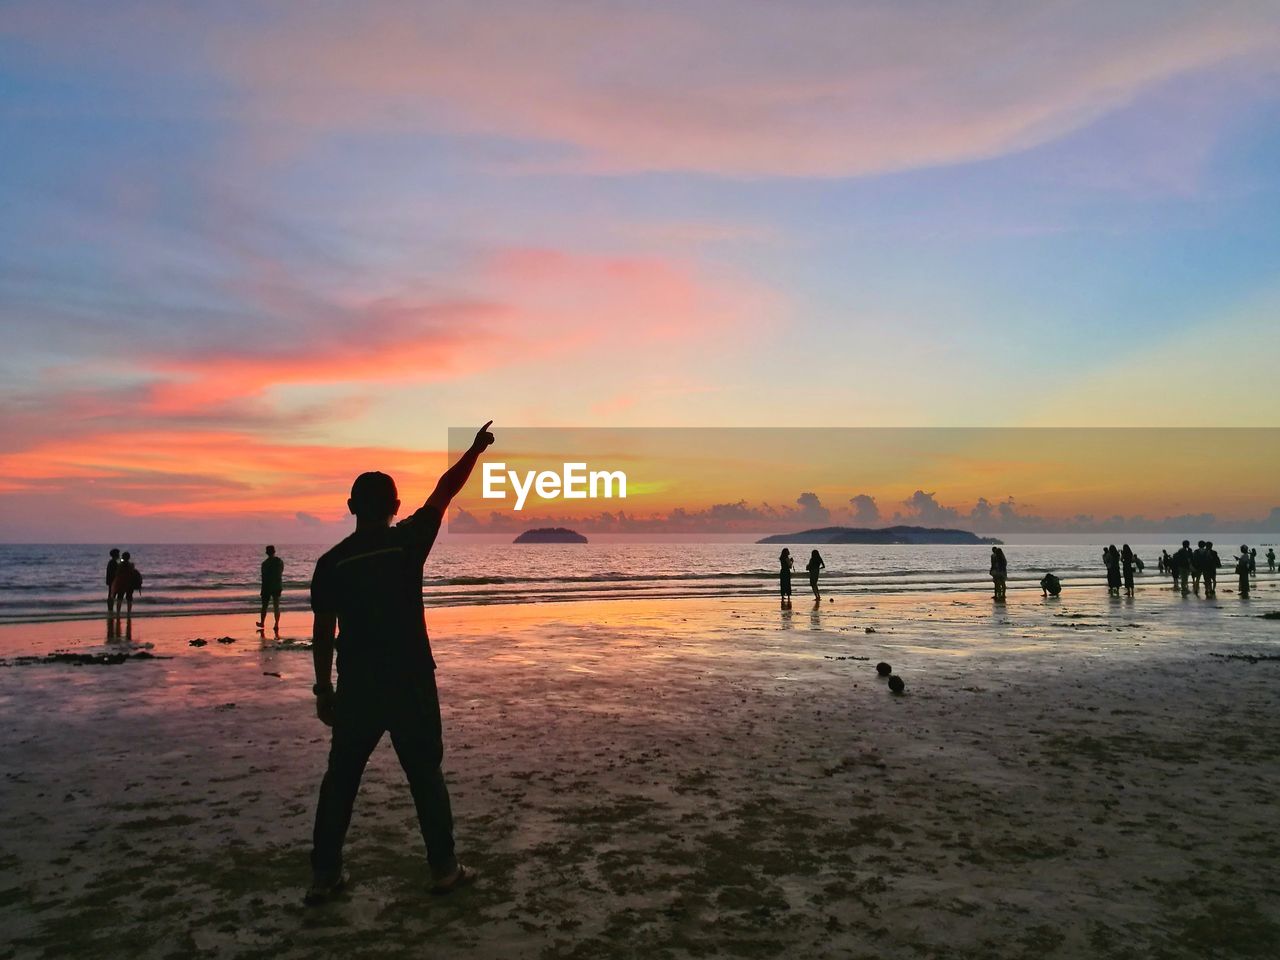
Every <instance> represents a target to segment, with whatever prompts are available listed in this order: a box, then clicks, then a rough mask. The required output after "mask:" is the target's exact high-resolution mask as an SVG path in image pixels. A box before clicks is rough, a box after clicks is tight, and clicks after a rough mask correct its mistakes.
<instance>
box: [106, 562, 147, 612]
mask: <svg viewBox="0 0 1280 960" xmlns="http://www.w3.org/2000/svg"><path fill="white" fill-rule="evenodd" d="M141 589H142V574H140V573H139V572H138V568H137V567H135V566H134V565H133V560H132V559H130V557H129V551H128V550H126V551H125V552H124V553H122V554H120V564H119V565H118V566H117V567H116V575H115V579H113V580H112V581H111V592H112V593H114V594H115V600H116V608H115V612H116V614H119V613H120V604H121V602H123V603H124V604H125V605H126V610H127V613H128V615H129V616H133V591H135V590H141Z"/></svg>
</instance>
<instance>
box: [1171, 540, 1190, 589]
mask: <svg viewBox="0 0 1280 960" xmlns="http://www.w3.org/2000/svg"><path fill="white" fill-rule="evenodd" d="M1190 576H1191V541H1190V540H1183V541H1182V548H1181V549H1180V550H1178V552H1177V553H1175V554H1174V555H1173V585H1174V588H1175V589H1180V590H1181V591H1182V595H1183V596H1184V597H1185V596H1186V595H1187V594H1188V593H1190V592H1191V591H1190V590H1189V589H1188V588H1187V580H1188V578H1190Z"/></svg>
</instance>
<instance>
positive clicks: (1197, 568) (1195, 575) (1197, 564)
mask: <svg viewBox="0 0 1280 960" xmlns="http://www.w3.org/2000/svg"><path fill="white" fill-rule="evenodd" d="M1204 565H1205V559H1204V541H1203V540H1198V541H1196V548H1195V549H1194V550H1192V551H1191V589H1192V590H1193V591H1194V592H1195V593H1199V592H1200V575H1201V574H1202V573H1203V569H1204Z"/></svg>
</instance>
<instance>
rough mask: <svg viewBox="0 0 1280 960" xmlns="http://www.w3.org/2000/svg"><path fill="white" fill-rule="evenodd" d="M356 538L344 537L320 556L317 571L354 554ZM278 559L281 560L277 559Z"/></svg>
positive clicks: (352, 535) (351, 535)
mask: <svg viewBox="0 0 1280 960" xmlns="http://www.w3.org/2000/svg"><path fill="white" fill-rule="evenodd" d="M355 536H356V535H355V534H354V533H352V534H350V535H349V536H346V537H343V538H342V539H341V540H339V541H338V542H337V543H335V544H334V545H333V546H332V547H330V548H329V549H328V550H326V551H325V552H324V553H322V554H320V559H318V560H317V561H316V569H317V570H318V569H320V568H321V567H329V566H332V565H333V564H335V563H337V562H338V561H339V560H341V559H343V558H344V557H348V556H350V555H351V554H352V553H353V552H354V543H353V541H354V540H355ZM276 559H279V558H278V557H277V558H276Z"/></svg>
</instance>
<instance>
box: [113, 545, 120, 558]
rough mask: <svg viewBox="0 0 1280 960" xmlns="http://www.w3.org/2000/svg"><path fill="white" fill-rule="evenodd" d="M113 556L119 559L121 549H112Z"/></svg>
mask: <svg viewBox="0 0 1280 960" xmlns="http://www.w3.org/2000/svg"><path fill="white" fill-rule="evenodd" d="M111 556H113V557H118V556H120V548H119V547H112V548H111Z"/></svg>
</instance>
